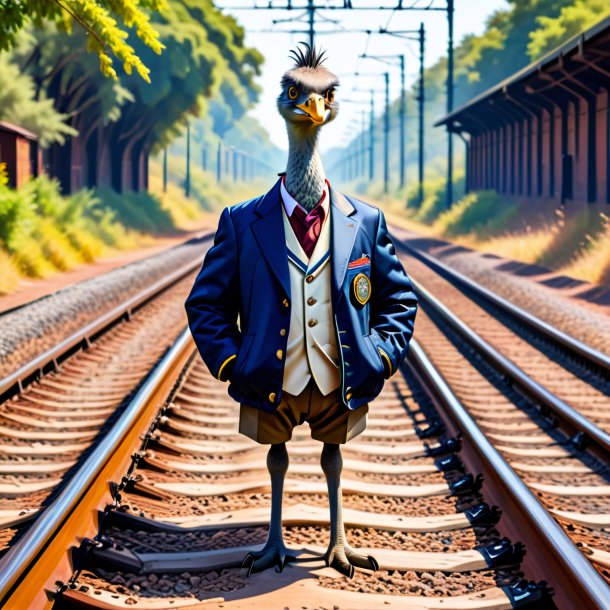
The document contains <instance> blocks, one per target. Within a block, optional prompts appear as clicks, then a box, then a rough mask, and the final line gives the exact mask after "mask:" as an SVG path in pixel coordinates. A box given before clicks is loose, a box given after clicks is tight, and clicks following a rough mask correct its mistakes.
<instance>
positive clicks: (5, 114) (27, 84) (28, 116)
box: [0, 53, 77, 146]
mask: <svg viewBox="0 0 610 610" xmlns="http://www.w3.org/2000/svg"><path fill="white" fill-rule="evenodd" d="M67 119H68V115H67V114H64V113H61V112H58V111H57V110H56V109H55V108H54V105H53V100H52V99H48V98H44V97H43V98H41V99H36V98H35V86H34V81H33V80H32V78H31V77H30V76H28V75H26V74H20V73H19V68H18V67H17V66H16V65H14V64H12V63H11V62H10V61H9V59H8V56H7V54H6V53H0V120H3V121H9V122H11V123H15V124H16V125H20V126H21V127H25V128H26V129H29V130H30V131H33V132H34V133H35V134H37V135H38V137H39V139H40V143H41V144H42V146H49V145H50V144H52V143H54V142H58V143H60V144H63V143H64V142H65V140H66V137H67V136H75V135H77V131H76V130H75V129H74V128H73V127H70V126H69V125H67V124H66V120H67Z"/></svg>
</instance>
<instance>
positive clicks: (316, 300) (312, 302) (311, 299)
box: [307, 297, 318, 305]
mask: <svg viewBox="0 0 610 610" xmlns="http://www.w3.org/2000/svg"><path fill="white" fill-rule="evenodd" d="M317 302H318V299H314V298H313V297H309V298H308V299H307V305H315V304H316V303H317Z"/></svg>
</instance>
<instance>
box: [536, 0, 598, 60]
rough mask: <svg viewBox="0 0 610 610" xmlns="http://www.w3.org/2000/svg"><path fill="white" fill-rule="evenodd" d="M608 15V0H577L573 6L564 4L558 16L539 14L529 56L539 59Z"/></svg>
mask: <svg viewBox="0 0 610 610" xmlns="http://www.w3.org/2000/svg"><path fill="white" fill-rule="evenodd" d="M608 15H610V5H609V4H608V0H576V2H574V3H573V5H572V6H564V7H563V8H562V9H561V11H560V13H559V15H558V16H557V17H547V16H544V15H541V16H539V17H538V18H537V22H538V27H537V28H536V29H535V30H534V31H532V32H530V35H529V38H530V42H529V44H528V45H527V52H528V55H529V57H530V58H531V59H532V61H534V60H536V59H539V58H540V57H542V56H543V55H544V54H546V53H548V52H549V51H552V50H553V49H554V48H556V47H558V46H559V45H561V44H562V43H563V42H565V41H566V40H568V39H569V38H571V37H572V36H575V35H576V34H578V33H579V32H582V31H583V30H586V29H587V28H589V27H591V26H592V25H594V24H595V23H597V22H598V21H601V20H602V19H603V18H604V17H608Z"/></svg>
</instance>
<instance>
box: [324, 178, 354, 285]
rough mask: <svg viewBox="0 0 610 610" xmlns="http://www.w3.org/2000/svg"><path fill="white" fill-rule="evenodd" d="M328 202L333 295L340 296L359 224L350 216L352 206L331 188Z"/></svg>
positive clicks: (352, 211) (352, 212)
mask: <svg viewBox="0 0 610 610" xmlns="http://www.w3.org/2000/svg"><path fill="white" fill-rule="evenodd" d="M330 202H331V215H332V222H331V227H332V266H333V280H334V282H335V289H336V291H335V294H337V295H340V294H341V287H342V286H343V280H344V279H345V272H346V270H347V264H348V263H349V259H350V256H351V254H352V249H353V248H354V242H355V240H356V234H357V233H358V228H359V226H360V223H359V222H358V221H357V220H356V219H355V218H354V217H353V216H352V214H354V212H355V211H356V210H355V209H354V206H353V205H352V204H351V203H350V202H349V201H348V200H347V199H346V198H345V197H344V196H343V195H342V194H341V193H339V192H338V191H336V190H335V189H333V188H331V189H330Z"/></svg>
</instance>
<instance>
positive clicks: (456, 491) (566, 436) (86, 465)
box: [0, 259, 610, 609]
mask: <svg viewBox="0 0 610 610" xmlns="http://www.w3.org/2000/svg"><path fill="white" fill-rule="evenodd" d="M415 267H416V265H415V264H414V261H413V259H409V261H408V268H409V271H410V272H411V274H412V275H413V276H414V277H415V278H416V280H419V281H420V282H421V283H423V284H424V285H425V286H426V288H427V289H429V290H426V289H423V288H422V287H421V286H419V292H420V296H422V297H423V299H422V300H423V304H424V311H423V312H421V313H420V317H419V319H418V327H417V333H416V337H417V338H418V339H419V341H420V342H421V343H422V346H421V347H420V346H419V344H418V343H417V342H414V343H413V346H412V350H411V354H410V358H409V363H408V365H405V366H404V367H403V369H402V371H401V372H400V373H399V374H398V375H396V376H395V377H394V378H393V379H392V380H391V381H390V382H388V383H387V384H386V388H385V389H384V392H383V394H382V395H381V396H380V398H379V399H378V400H377V401H375V403H374V404H373V405H372V406H371V411H370V415H369V425H368V428H367V432H366V434H365V435H362V436H361V437H359V438H357V439H355V440H354V441H352V442H350V443H349V444H348V445H346V446H345V451H344V460H345V463H344V475H343V492H344V505H345V506H346V508H347V510H346V515H345V519H346V523H347V525H348V528H349V531H348V538H349V541H350V543H351V544H352V545H353V546H355V547H359V548H367V549H370V552H371V553H372V554H374V555H375V556H376V558H377V559H378V561H379V563H380V564H381V571H380V572H378V573H374V574H373V573H368V572H358V573H357V575H356V578H355V579H354V580H351V581H348V580H346V579H344V577H338V576H337V574H336V573H334V572H333V571H331V570H329V569H327V568H325V567H324V565H323V561H321V554H322V552H323V551H324V549H325V545H326V544H327V542H328V533H327V529H328V526H327V523H328V509H327V499H326V494H325V483H324V478H323V475H322V473H321V469H320V466H319V452H320V449H321V446H320V445H319V444H318V443H315V442H314V441H312V440H311V439H309V438H308V437H309V434H308V431H307V430H305V429H297V431H295V435H294V437H293V439H294V440H293V442H292V443H290V444H289V454H290V457H291V465H290V468H289V473H288V479H287V481H286V486H285V496H284V498H285V499H284V523H285V526H286V540H287V543H288V544H289V546H291V547H293V548H295V549H300V559H302V560H303V561H302V562H301V561H300V562H298V563H296V564H294V565H290V566H288V567H287V568H286V570H285V571H284V572H283V573H282V574H277V573H274V572H273V571H268V572H266V573H263V574H260V575H255V576H253V577H251V578H247V577H246V576H245V574H244V572H243V571H241V572H240V570H239V565H240V564H241V560H242V559H243V557H244V556H245V554H246V552H247V549H250V548H251V547H252V546H255V545H257V544H260V543H262V542H264V539H265V536H266V527H265V526H266V524H267V521H268V510H269V505H270V493H269V492H270V488H269V483H268V480H267V474H266V470H265V448H263V447H260V446H258V445H256V444H255V443H253V442H251V441H249V440H248V439H245V438H244V437H241V436H239V435H238V433H237V419H236V418H237V410H236V408H235V405H234V403H232V401H231V400H230V399H229V398H228V397H227V396H226V387H225V386H224V384H221V383H220V382H218V381H216V380H214V379H213V378H212V377H211V376H210V375H209V374H208V372H207V370H206V369H205V367H204V365H203V364H202V363H201V362H200V360H199V358H198V357H197V356H195V352H194V346H193V344H192V342H191V340H190V338H189V336H188V334H187V333H183V334H182V335H181V336H180V338H179V339H178V341H177V342H176V343H175V344H174V346H173V348H172V349H171V350H170V351H169V352H168V353H167V354H166V355H165V357H164V358H163V359H162V361H161V362H160V363H159V364H158V365H157V367H156V368H155V369H154V371H153V372H152V373H151V374H150V375H149V377H148V378H147V381H146V383H145V384H144V385H143V386H142V387H141V388H140V390H139V391H138V393H137V394H136V396H135V397H134V399H133V400H132V401H131V402H130V403H129V404H128V405H127V406H126V407H125V409H124V411H123V412H122V413H121V415H120V416H119V417H118V418H117V420H116V422H115V424H114V426H113V427H111V428H110V429H109V430H108V433H107V434H106V435H105V436H103V437H100V439H99V442H98V443H97V444H96V446H95V450H94V451H93V452H92V453H91V455H90V456H89V457H88V458H87V459H84V460H83V461H82V462H81V463H80V468H78V470H77V471H76V472H75V474H74V476H73V477H72V478H71V484H70V485H69V486H67V487H66V488H64V489H63V491H62V492H61V493H59V494H58V495H57V496H56V497H55V498H51V500H50V501H49V503H48V504H49V506H48V509H47V511H46V512H45V513H43V515H42V516H41V518H40V519H38V520H37V521H35V522H34V524H33V526H32V527H31V528H30V529H29V531H28V532H27V533H25V534H24V535H23V536H21V538H20V539H19V540H18V541H17V542H16V544H15V545H14V548H12V549H11V550H10V551H9V552H8V553H7V554H6V556H5V557H4V558H3V560H2V564H0V574H1V576H0V595H1V597H0V604H4V606H3V607H7V608H24V607H28V608H29V607H32V608H37V607H52V606H53V605H54V604H55V605H56V607H62V608H63V607H94V608H100V607H103V608H125V607H130V606H134V605H135V606H136V607H140V608H142V607H144V608H156V609H158V608H176V607H188V606H193V605H195V604H197V603H201V602H200V600H205V604H206V606H208V607H222V608H250V607H251V608H259V607H262V606H264V605H266V606H267V607H269V608H284V607H288V608H303V607H306V608H333V607H339V608H367V609H369V608H376V607H379V608H381V607H384V608H385V607H401V608H456V609H457V608H460V609H461V608H498V609H501V608H512V607H525V606H526V605H528V604H529V607H531V608H540V609H542V608H547V607H548V608H552V607H554V606H553V603H556V604H557V607H558V608H560V609H563V608H592V609H595V608H606V607H608V606H609V605H610V590H609V589H608V585H607V580H608V570H609V568H610V566H609V565H608V562H607V561H608V549H607V530H608V528H609V527H610V517H609V516H608V508H607V505H608V503H607V502H606V500H605V497H604V494H607V490H606V487H607V476H608V473H607V470H606V469H605V465H604V462H603V460H604V456H605V455H606V453H605V452H606V447H605V446H604V439H605V437H604V434H607V433H606V432H605V430H604V429H603V425H604V421H605V420H604V418H603V408H600V409H596V403H595V400H594V398H595V396H598V395H601V394H603V391H604V387H605V386H604V385H603V384H604V383H605V381H604V380H605V377H604V375H605V373H604V372H603V370H602V369H603V367H600V365H599V363H595V364H593V363H588V364H587V363H583V362H581V361H579V362H578V363H577V364H578V366H581V367H586V368H587V371H588V374H589V375H590V376H589V379H592V380H593V381H592V384H590V387H592V388H593V390H592V391H590V392H589V393H588V394H586V397H587V398H589V397H593V398H592V399H591V402H590V403H587V404H585V405H584V407H587V406H588V407H590V410H589V411H588V412H587V413H586V415H588V416H593V417H595V421H594V422H593V421H591V419H589V418H588V417H585V416H583V414H582V413H580V412H577V411H574V410H573V409H571V406H570V404H568V402H567V401H568V400H571V395H566V394H562V395H559V396H557V395H553V392H552V391H550V390H549V389H548V387H547V383H546V382H547V381H548V380H547V379H543V377H542V376H541V375H542V373H541V372H538V375H539V377H538V378H536V376H535V375H534V374H533V373H530V375H531V377H532V378H533V381H534V382H535V383H537V384H538V385H539V386H540V387H541V388H542V389H544V390H545V393H543V394H544V396H541V395H539V393H538V394H537V393H536V392H533V393H532V389H536V388H535V387H534V388H532V387H529V388H525V387H524V386H523V385H522V384H523V383H524V381H523V380H522V379H520V378H519V376H518V375H516V376H513V377H511V373H515V372H516V371H517V370H518V369H519V367H518V366H513V367H512V368H511V367H506V366H505V367H504V368H503V369H502V367H501V366H500V364H501V363H500V362H499V361H497V360H494V358H492V353H491V351H490V350H486V349H483V344H485V340H487V342H488V343H489V342H490V337H489V336H480V337H478V338H479V340H480V342H479V343H480V344H478V345H477V342H476V341H474V342H473V340H472V339H473V338H472V337H471V338H470V340H469V339H468V337H467V336H466V335H467V334H468V333H465V332H464V328H465V325H464V323H463V321H462V322H459V321H458V322H456V321H455V320H454V323H453V325H452V323H451V322H450V321H449V318H446V317H445V318H444V317H443V308H442V307H439V306H438V304H436V305H437V307H436V308H435V299H434V297H433V296H432V293H431V292H429V291H431V290H433V288H435V289H437V290H438V286H439V285H438V284H435V285H434V286H433V287H431V286H430V284H431V283H433V282H438V279H434V280H433V279H431V278H430V277H428V275H426V276H424V269H423V267H422V268H415ZM436 277H438V276H436ZM442 294H443V298H444V300H447V297H448V296H451V295H450V291H449V286H443V287H442ZM450 306H451V308H453V307H454V303H453V301H452V302H451V305H450ZM471 307H472V304H471ZM460 313H461V312H460ZM487 315H489V314H487ZM474 316H475V317H478V318H480V319H483V313H480V312H478V310H477V313H476V314H474ZM458 327H461V329H462V331H461V332H459V333H458V332H456V330H455V329H457V328H458ZM452 328H453V329H454V330H453V331H452V330H451V329H452ZM479 330H480V329H479V328H477V331H479ZM494 332H495V333H497V334H496V335H494V345H496V347H498V349H500V348H501V349H502V350H503V354H504V349H505V347H504V344H500V342H499V341H498V337H499V336H500V334H499V331H498V330H497V329H494ZM502 332H504V331H502ZM474 334H476V333H474V332H473V335H474ZM483 334H484V333H483V332H481V335H483ZM477 336H478V335H477ZM518 338H519V337H518ZM545 340H546V341H548V340H549V339H548V338H547V339H545ZM488 347H490V346H488ZM530 347H531V346H530ZM585 347H586V346H585ZM477 349H478V350H479V351H478V352H476V353H477V354H478V355H475V351H476V350H477ZM523 350H524V347H523V346H520V348H519V350H518V352H519V353H522V352H523ZM514 356H515V354H514V353H511V357H514ZM562 357H565V358H566V359H568V360H575V359H576V357H575V356H574V355H573V354H572V355H571V356H565V354H564V356H562ZM504 358H505V360H506V358H507V357H506V356H504ZM578 358H581V359H582V358H583V356H582V354H580V355H579V356H578ZM526 360H527V358H526ZM473 361H474V362H475V365H474V366H473V364H472V362H473ZM503 364H504V365H506V364H507V363H506V361H503ZM512 364H513V365H515V363H514V362H513V363H512ZM569 366H574V364H573V362H572V363H571V364H570V365H569ZM569 366H568V365H566V367H565V368H564V367H563V366H561V368H562V369H564V370H567V371H568V374H573V373H572V372H570V370H569ZM540 367H541V368H540V370H542V365H540ZM499 368H500V369H501V371H502V372H501V373H500V372H499V371H498V369H499ZM524 370H525V369H523V370H522V372H524ZM439 371H441V372H439ZM524 376H525V377H526V376H527V375H524ZM502 384H505V385H506V387H503V386H502ZM557 387H558V386H556V385H555V386H553V390H556V389H557ZM473 390H474V391H473ZM566 392H568V393H569V389H567V390H566ZM596 392H597V394H596ZM549 395H552V396H553V397H554V399H557V400H555V402H553V400H549V403H548V404H547V403H543V401H542V398H543V397H546V398H549ZM582 406H583V405H581V404H579V407H582ZM572 411H574V412H572ZM577 415H578V417H577ZM578 426H581V428H582V427H583V426H584V430H583V429H579V428H578ZM460 435H461V437H460ZM605 463H607V460H606V462H605ZM480 474H482V475H483V482H482V485H481V477H480V476H478V475H480ZM576 477H578V482H579V485H577V486H575V485H573V481H574V480H575V478H576ZM576 487H581V488H582V489H579V490H577V489H575V488H576ZM560 490H562V491H560ZM566 490H567V491H566ZM585 490H587V492H588V495H586V496H585V495H583V492H584V491H585ZM494 505H499V506H500V508H501V511H502V515H501V516H500V511H499V510H497V509H496V508H494ZM42 517H45V518H42ZM498 519H499V521H498ZM522 545H524V548H525V551H526V554H525V556H523V547H522ZM68 548H71V551H72V552H71V554H70V555H68V556H67V555H66V549H68ZM545 580H546V581H548V582H549V586H550V587H551V588H552V589H553V590H554V596H553V597H552V599H550V596H549V588H548V587H547V586H546V584H545V582H544V581H545Z"/></svg>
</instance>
